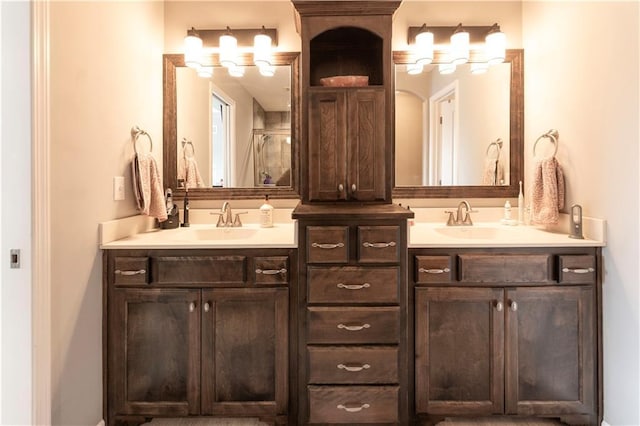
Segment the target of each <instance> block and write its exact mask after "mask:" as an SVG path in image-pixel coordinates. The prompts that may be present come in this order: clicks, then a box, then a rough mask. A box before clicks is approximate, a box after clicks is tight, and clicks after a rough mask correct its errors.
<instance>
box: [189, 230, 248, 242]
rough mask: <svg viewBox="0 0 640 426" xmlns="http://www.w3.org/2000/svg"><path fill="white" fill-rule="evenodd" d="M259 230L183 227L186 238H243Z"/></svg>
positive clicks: (198, 239)
mask: <svg viewBox="0 0 640 426" xmlns="http://www.w3.org/2000/svg"><path fill="white" fill-rule="evenodd" d="M257 232H258V230H257V229H255V228H204V229H197V228H191V229H183V232H182V235H181V236H182V237H183V238H184V239H185V240H197V241H207V240H242V239H247V238H251V237H253V236H254V235H255V234H256V233H257Z"/></svg>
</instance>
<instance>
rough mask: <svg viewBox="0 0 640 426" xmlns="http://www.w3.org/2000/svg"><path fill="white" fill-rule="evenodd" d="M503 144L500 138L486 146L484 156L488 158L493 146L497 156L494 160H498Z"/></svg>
mask: <svg viewBox="0 0 640 426" xmlns="http://www.w3.org/2000/svg"><path fill="white" fill-rule="evenodd" d="M503 143H504V142H503V141H502V139H501V138H498V139H496V140H495V141H493V142H491V143H490V144H489V145H487V152H486V153H485V155H486V156H487V157H488V156H489V151H491V147H492V146H495V147H496V151H497V155H496V160H499V159H500V152H501V151H502V144H503Z"/></svg>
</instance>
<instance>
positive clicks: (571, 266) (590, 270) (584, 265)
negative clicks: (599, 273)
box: [558, 255, 597, 284]
mask: <svg viewBox="0 0 640 426" xmlns="http://www.w3.org/2000/svg"><path fill="white" fill-rule="evenodd" d="M558 269H559V273H558V282H560V283H563V284H591V283H595V282H596V270H597V267H596V258H595V256H589V255H586V256H576V255H573V256H558Z"/></svg>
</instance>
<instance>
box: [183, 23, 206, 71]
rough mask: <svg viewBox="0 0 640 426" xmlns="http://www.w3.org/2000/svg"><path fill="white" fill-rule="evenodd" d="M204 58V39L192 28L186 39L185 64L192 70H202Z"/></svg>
mask: <svg viewBox="0 0 640 426" xmlns="http://www.w3.org/2000/svg"><path fill="white" fill-rule="evenodd" d="M201 58H202V39H201V38H200V34H198V32H197V31H196V29H195V28H193V27H191V29H190V30H188V31H187V36H186V37H185V38H184V64H185V65H186V66H188V67H190V68H196V69H197V68H200V61H201Z"/></svg>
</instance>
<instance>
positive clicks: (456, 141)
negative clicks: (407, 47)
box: [395, 62, 512, 187]
mask: <svg viewBox="0 0 640 426" xmlns="http://www.w3.org/2000/svg"><path fill="white" fill-rule="evenodd" d="M470 67H471V65H470V64H465V65H461V66H458V67H457V69H456V71H455V72H454V73H452V74H441V73H439V72H438V67H437V65H429V66H426V67H424V70H423V72H422V73H420V74H415V75H411V74H409V73H408V72H407V65H406V64H397V65H395V69H396V72H395V77H396V81H395V88H396V95H395V108H396V123H395V145H396V148H395V154H396V156H395V161H396V164H395V170H396V172H395V186H396V187H421V186H429V187H431V186H505V185H506V186H509V185H510V184H511V183H512V182H511V176H510V157H511V153H510V143H509V141H510V140H511V135H510V119H511V114H510V101H511V90H510V89H511V73H512V70H511V64H510V63H508V62H506V63H502V64H497V65H493V66H491V67H490V68H489V69H488V71H487V72H486V73H483V74H472V73H471V69H470ZM497 141H506V143H497Z"/></svg>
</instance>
